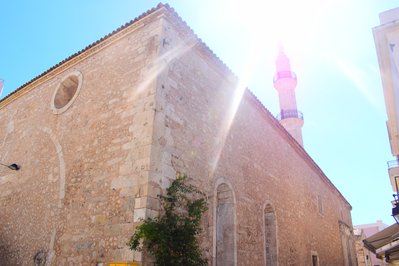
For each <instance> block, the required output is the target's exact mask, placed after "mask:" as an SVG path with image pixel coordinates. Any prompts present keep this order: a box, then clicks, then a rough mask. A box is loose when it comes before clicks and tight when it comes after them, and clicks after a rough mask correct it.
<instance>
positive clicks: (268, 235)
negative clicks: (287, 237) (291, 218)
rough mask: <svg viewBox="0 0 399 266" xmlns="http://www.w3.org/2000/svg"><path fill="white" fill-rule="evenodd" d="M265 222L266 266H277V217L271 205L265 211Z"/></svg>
mask: <svg viewBox="0 0 399 266" xmlns="http://www.w3.org/2000/svg"><path fill="white" fill-rule="evenodd" d="M264 222H265V257H266V266H276V265H277V228H276V215H275V213H274V210H273V208H272V206H271V205H270V204H267V205H266V207H265V210H264Z"/></svg>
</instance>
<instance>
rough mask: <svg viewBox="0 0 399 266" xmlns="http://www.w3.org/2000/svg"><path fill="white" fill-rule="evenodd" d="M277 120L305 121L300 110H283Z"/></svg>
mask: <svg viewBox="0 0 399 266" xmlns="http://www.w3.org/2000/svg"><path fill="white" fill-rule="evenodd" d="M276 118H277V119H278V120H283V119H286V118H299V119H302V120H303V114H302V112H301V111H298V110H281V113H279V114H278V115H277V116H276Z"/></svg>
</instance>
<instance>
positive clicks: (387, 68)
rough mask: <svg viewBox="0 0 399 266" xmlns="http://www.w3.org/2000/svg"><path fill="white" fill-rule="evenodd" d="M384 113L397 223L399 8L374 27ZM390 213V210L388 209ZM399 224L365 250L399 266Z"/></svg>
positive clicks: (367, 241)
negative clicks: (391, 157)
mask: <svg viewBox="0 0 399 266" xmlns="http://www.w3.org/2000/svg"><path fill="white" fill-rule="evenodd" d="M373 34H374V41H375V46H376V51H377V56H378V63H379V67H380V73H381V80H382V87H383V91H384V98H385V106H386V112H387V117H388V120H387V129H388V136H389V143H390V146H391V152H392V156H393V157H394V160H390V161H388V174H389V178H390V181H391V185H392V190H393V191H394V193H395V194H394V197H395V198H394V200H393V201H392V204H393V209H392V215H393V216H394V217H396V220H397V222H398V223H399V198H398V195H399V194H398V185H399V183H398V182H399V8H395V9H391V10H388V11H385V12H383V13H381V14H380V25H379V26H377V27H375V28H373ZM387 211H389V210H387ZM398 236H399V225H398V224H397V223H395V224H393V225H391V226H389V227H388V228H386V229H384V230H382V231H380V232H378V233H376V234H374V235H372V236H370V237H368V238H367V239H365V240H364V243H365V245H366V247H367V248H368V249H369V250H371V251H373V252H374V253H376V254H377V257H378V258H381V259H384V260H385V261H386V262H388V263H389V265H399V241H398Z"/></svg>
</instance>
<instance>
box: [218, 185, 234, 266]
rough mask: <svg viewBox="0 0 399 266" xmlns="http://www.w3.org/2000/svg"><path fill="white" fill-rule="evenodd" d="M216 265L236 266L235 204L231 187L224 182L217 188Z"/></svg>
mask: <svg viewBox="0 0 399 266" xmlns="http://www.w3.org/2000/svg"><path fill="white" fill-rule="evenodd" d="M216 201H217V203H216V265H217V266H234V265H236V261H235V260H236V259H235V252H236V251H235V250H236V248H235V233H236V232H235V224H234V221H235V209H234V208H235V206H234V196H233V191H232V190H231V188H230V187H229V186H228V185H227V184H225V183H222V184H220V185H219V186H218V187H217V190H216Z"/></svg>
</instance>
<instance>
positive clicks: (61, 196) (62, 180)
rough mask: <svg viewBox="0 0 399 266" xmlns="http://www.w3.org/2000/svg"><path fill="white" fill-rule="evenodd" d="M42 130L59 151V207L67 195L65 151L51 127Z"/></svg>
mask: <svg viewBox="0 0 399 266" xmlns="http://www.w3.org/2000/svg"><path fill="white" fill-rule="evenodd" d="M41 130H42V131H43V132H45V133H47V134H48V135H49V137H50V139H51V141H52V142H53V144H54V146H55V150H56V152H57V156H58V161H59V170H60V191H59V196H58V197H59V203H58V207H59V208H61V206H62V200H63V199H64V197H65V160H64V153H63V151H62V146H61V144H60V143H59V142H58V140H57V137H56V136H55V135H54V133H53V132H52V131H51V129H49V128H46V127H42V128H41Z"/></svg>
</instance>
